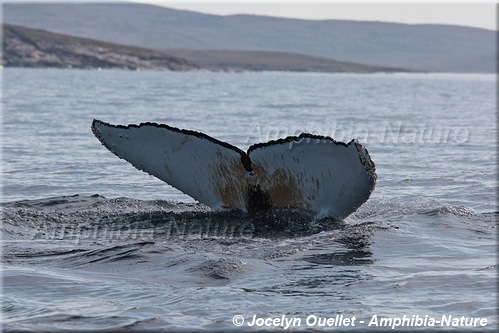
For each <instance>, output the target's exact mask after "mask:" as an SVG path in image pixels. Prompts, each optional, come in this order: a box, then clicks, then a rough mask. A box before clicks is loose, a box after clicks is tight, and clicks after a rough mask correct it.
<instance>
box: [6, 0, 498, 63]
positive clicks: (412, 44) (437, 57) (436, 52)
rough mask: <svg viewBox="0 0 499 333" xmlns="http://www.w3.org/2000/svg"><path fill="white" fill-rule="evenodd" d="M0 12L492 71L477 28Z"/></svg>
mask: <svg viewBox="0 0 499 333" xmlns="http://www.w3.org/2000/svg"><path fill="white" fill-rule="evenodd" d="M373 6H374V5H373ZM373 8H375V7H373ZM3 13H4V22H5V23H11V24H17V25H23V26H29V27H34V28H40V29H45V30H48V31H53V32H58V33H65V34H70V35H75V36H79V37H86V38H93V39H98V40H103V41H107V42H113V43H118V44H124V45H135V46H141V47H146V48H154V49H163V50H166V49H203V50H233V51H240V50H242V51H278V52H288V53H298V54H306V55H312V56H316V57H323V58H330V59H335V60H338V61H345V62H353V63H363V64H372V65H379V66H394V67H402V68H409V69H414V70H425V71H451V72H490V73H493V72H495V60H496V56H495V32H494V31H491V30H485V29H478V28H469V27H461V26H450V25H427V24H422V25H408V24H395V23H383V22H362V21H341V20H324V21H314V20H298V19H284V18H276V17H268V16H254V15H230V16H217V15H207V14H201V13H195V12H190V11H181V10H173V9H168V8H164V7H157V6H151V5H143V4H133V3H113V4H103V3H86V4H85V3H52V4H33V3H32V4H29V3H7V4H4V5H3Z"/></svg>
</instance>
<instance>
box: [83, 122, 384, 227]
mask: <svg viewBox="0 0 499 333" xmlns="http://www.w3.org/2000/svg"><path fill="white" fill-rule="evenodd" d="M92 131H93V133H94V135H95V136H96V137H97V138H98V139H99V140H100V141H101V142H102V144H103V145H104V146H105V147H106V148H107V149H109V150H110V151H111V152H112V153H113V154H115V155H117V156H118V157H120V158H122V159H124V160H126V161H128V162H130V163H131V164H132V165H133V166H134V167H136V168H137V169H139V170H142V171H145V172H147V173H149V174H151V175H153V176H155V177H157V178H159V179H161V180H163V181H164V182H166V183H168V184H170V185H172V186H174V187H176V188H177V189H179V190H180V191H182V192H184V193H185V194H187V195H189V196H191V197H193V198H194V199H196V200H197V201H199V202H201V203H203V204H205V205H208V206H209V207H211V208H214V209H219V208H235V209H239V210H242V211H246V212H250V213H251V212H255V211H259V210H263V209H267V208H273V207H275V208H298V209H304V210H308V211H311V212H314V213H318V214H320V215H321V216H330V217H333V218H335V219H343V218H345V217H346V216H348V215H350V214H351V213H353V212H354V211H355V210H356V209H357V208H358V207H359V206H360V205H362V204H363V203H364V202H366V201H367V199H368V198H369V196H370V194H371V192H372V191H373V189H374V185H375V183H376V177H377V176H376V168H375V165H374V163H373V162H372V160H371V157H370V156H369V153H368V152H367V150H366V149H365V148H364V146H363V145H362V144H361V143H360V142H359V141H357V140H355V139H354V140H352V141H350V142H349V143H343V142H338V141H335V140H334V139H332V138H330V137H325V136H318V135H313V134H308V133H302V134H301V135H300V136H289V137H287V138H285V139H279V140H275V141H269V142H267V143H258V144H255V145H252V146H251V147H250V148H249V149H248V151H247V152H244V151H242V150H241V149H239V148H237V147H235V146H232V145H230V144H228V143H226V142H222V141H219V140H217V139H214V138H212V137H210V136H208V135H206V134H203V133H199V132H195V131H190V130H183V129H178V128H175V127H171V126H168V125H163V124H156V123H142V124H140V125H128V126H122V125H111V124H108V123H105V122H102V121H100V120H95V119H94V121H93V123H92Z"/></svg>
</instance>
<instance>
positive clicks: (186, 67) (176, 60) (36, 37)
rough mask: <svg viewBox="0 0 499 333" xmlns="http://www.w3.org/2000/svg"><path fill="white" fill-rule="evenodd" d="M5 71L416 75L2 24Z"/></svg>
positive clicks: (292, 56)
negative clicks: (135, 43) (149, 45)
mask: <svg viewBox="0 0 499 333" xmlns="http://www.w3.org/2000/svg"><path fill="white" fill-rule="evenodd" d="M3 32H4V39H3V57H2V66H3V67H28V68H78V69H95V70H99V69H110V68H113V69H125V70H171V71H215V72H263V71H279V72H317V73H376V72H388V73H393V72H412V71H410V70H406V69H403V68H395V67H387V66H372V65H364V64H356V63H349V62H342V61H336V60H333V59H328V58H322V57H316V56H309V55H302V54H294V53H287V52H275V51H237V50H226V51H224V50H222V51H220V50H166V51H162V50H153V49H147V48H142V47H135V46H125V45H119V44H113V43H107V42H102V41H98V40H94V39H88V38H81V37H75V36H69V35H64V34H57V33H52V32H48V31H45V30H40V29H32V28H27V27H21V26H16V25H10V24H3Z"/></svg>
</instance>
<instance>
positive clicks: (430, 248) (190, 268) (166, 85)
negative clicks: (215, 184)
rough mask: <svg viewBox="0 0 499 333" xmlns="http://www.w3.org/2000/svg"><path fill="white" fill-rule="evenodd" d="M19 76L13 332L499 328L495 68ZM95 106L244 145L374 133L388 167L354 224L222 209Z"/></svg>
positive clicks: (9, 72) (7, 298) (8, 217)
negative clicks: (114, 134)
mask: <svg viewBox="0 0 499 333" xmlns="http://www.w3.org/2000/svg"><path fill="white" fill-rule="evenodd" d="M2 74H3V96H2V117H3V126H2V141H3V142H2V148H3V150H2V185H3V194H2V197H1V202H2V203H1V208H2V215H3V216H2V220H3V223H2V228H1V231H2V239H3V240H2V242H3V246H2V249H3V253H2V280H3V294H2V322H3V328H4V329H7V330H37V331H39V330H47V331H60V330H116V329H118V330H126V329H128V330H137V331H138V330H147V329H149V330H155V331H157V330H189V331H191V330H208V331H215V330H216V331H220V330H226V331H234V330H243V329H244V330H247V331H252V330H259V329H279V328H282V329H291V328H295V329H296V328H298V329H300V330H304V329H313V330H323V329H328V328H330V329H348V330H362V331H365V330H368V329H376V328H378V329H379V330H387V329H392V327H393V328H406V329H411V330H412V329H421V330H423V329H426V330H427V329H431V328H442V327H443V328H461V329H463V330H468V329H470V328H471V327H474V328H476V329H480V330H482V329H489V330H493V329H495V328H497V317H496V310H497V307H496V305H497V303H496V292H497V290H496V284H497V265H496V250H497V243H496V232H497V229H496V228H497V207H496V197H495V189H496V174H497V143H496V137H497V127H496V118H495V112H496V111H495V107H496V104H495V77H494V76H493V75H479V74H444V73H440V74H419V73H400V74H385V73H377V74H316V73H314V74H312V73H278V72H262V73H209V72H167V71H166V72H155V71H121V70H102V71H93V70H70V69H67V70H58V69H13V68H7V69H3V70H2ZM94 118H97V119H100V120H103V121H106V122H110V123H114V124H129V123H140V122H146V121H149V122H158V123H165V124H168V125H171V126H175V127H179V128H185V129H190V130H196V131H200V132H203V133H206V134H208V135H210V136H213V137H215V138H217V139H219V140H222V141H226V142H228V143H230V144H233V145H235V146H238V147H240V148H242V149H247V148H248V147H249V146H250V145H251V144H254V143H258V142H265V141H268V140H272V139H277V138H280V137H285V136H288V135H298V134H299V133H301V132H310V133H315V134H321V135H327V136H331V137H333V138H334V139H336V140H341V141H350V140H351V139H352V138H358V139H359V140H360V141H361V142H362V143H363V144H364V145H365V146H366V147H367V149H368V150H369V153H370V155H371V157H372V159H373V161H374V162H375V164H376V170H377V174H378V181H377V184H376V188H375V190H374V192H373V194H372V196H371V198H370V199H369V201H368V202H367V203H366V204H364V205H363V206H362V207H361V208H360V209H359V210H358V211H357V212H355V213H354V214H352V215H351V216H349V217H348V218H346V219H345V220H344V221H332V220H327V219H326V220H316V219H314V218H310V217H309V216H303V215H302V214H300V213H299V212H295V211H289V210H279V211H271V212H265V213H262V214H260V215H256V216H247V215H244V214H241V213H238V212H232V211H226V212H224V211H221V212H212V211H210V209H209V208H207V207H205V206H203V205H200V204H198V203H196V202H195V201H194V200H193V199H192V198H190V197H188V196H186V195H184V194H182V193H181V192H179V191H177V190H176V189H174V188H172V187H170V186H169V185H167V184H165V183H163V182H161V181H159V180H158V179H156V178H154V177H152V176H149V175H147V174H145V173H143V172H141V171H138V170H136V169H135V168H133V167H132V166H131V165H130V164H128V163H127V162H125V161H123V160H120V159H118V158H117V157H116V156H114V155H113V154H111V153H110V152H109V151H107V150H106V149H105V148H104V147H103V146H102V145H101V144H100V143H99V141H98V140H97V139H96V138H95V137H94V136H93V134H92V132H91V130H90V125H91V122H92V119H94ZM186 167H188V166H186ZM482 324H483V325H482Z"/></svg>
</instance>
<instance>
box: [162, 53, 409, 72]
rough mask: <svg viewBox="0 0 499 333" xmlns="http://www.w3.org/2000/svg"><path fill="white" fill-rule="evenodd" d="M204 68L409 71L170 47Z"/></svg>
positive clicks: (286, 55) (304, 57)
mask: <svg viewBox="0 0 499 333" xmlns="http://www.w3.org/2000/svg"><path fill="white" fill-rule="evenodd" d="M167 52H168V53H169V54H171V55H174V56H178V57H182V58H185V59H187V60H189V61H191V62H194V63H196V64H198V65H200V66H202V67H205V68H211V69H217V70H224V71H290V72H322V73H374V72H407V71H408V70H406V69H403V68H395V67H388V66H371V65H363V64H355V63H351V62H344V61H336V60H333V59H327V58H322V57H315V56H309V55H303V54H296V53H287V52H275V51H230V50H229V51H227V50H168V51H167Z"/></svg>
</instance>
